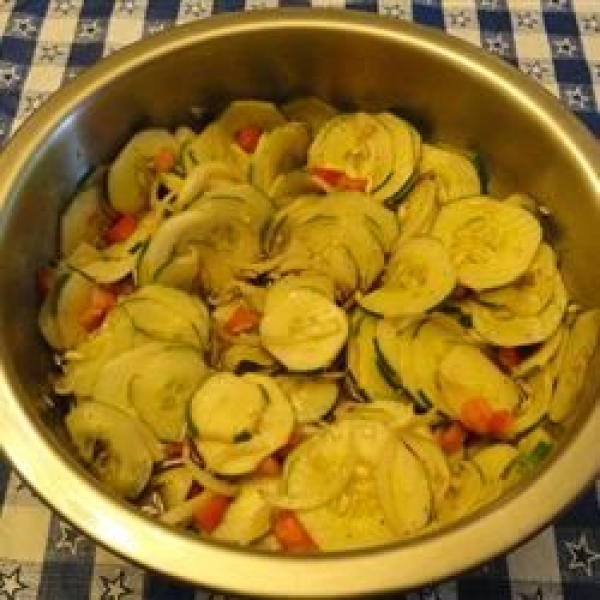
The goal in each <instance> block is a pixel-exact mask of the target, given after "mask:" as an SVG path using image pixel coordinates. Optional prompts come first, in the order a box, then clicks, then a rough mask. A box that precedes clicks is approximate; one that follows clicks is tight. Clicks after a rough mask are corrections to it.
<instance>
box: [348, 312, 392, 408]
mask: <svg viewBox="0 0 600 600" xmlns="http://www.w3.org/2000/svg"><path fill="white" fill-rule="evenodd" d="M355 320H356V321H357V322H356V325H355V332H354V333H353V334H352V335H351V336H350V337H349V339H348V347H347V366H348V371H349V372H350V374H351V375H352V377H353V378H354V381H355V382H356V385H357V386H358V388H359V389H360V391H361V392H362V393H363V394H364V395H365V396H366V397H367V398H368V399H369V400H371V401H375V400H379V399H385V400H394V399H396V398H397V397H398V393H397V392H396V390H395V389H394V388H393V387H392V386H391V385H390V384H389V383H388V381H387V380H386V378H385V377H384V376H383V374H382V372H381V365H380V361H381V360H382V359H381V358H380V357H379V355H378V353H377V348H376V345H375V343H376V332H377V319H375V318H374V317H372V316H370V315H367V314H365V313H363V312H362V311H359V312H358V314H357V316H355Z"/></svg>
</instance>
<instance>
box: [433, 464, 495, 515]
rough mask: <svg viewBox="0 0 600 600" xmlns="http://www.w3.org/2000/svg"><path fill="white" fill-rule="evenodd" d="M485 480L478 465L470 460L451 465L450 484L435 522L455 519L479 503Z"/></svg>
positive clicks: (470, 510) (473, 508)
mask: <svg viewBox="0 0 600 600" xmlns="http://www.w3.org/2000/svg"><path fill="white" fill-rule="evenodd" d="M484 486H485V480H484V476H483V473H482V472H481V469H480V468H479V466H478V465H477V464H476V463H474V462H472V461H470V460H460V461H458V462H457V463H455V464H454V465H452V486H451V488H450V491H449V493H448V494H447V495H446V498H445V500H444V502H443V503H442V504H441V506H440V507H439V508H438V512H437V516H438V518H437V524H438V525H443V524H446V523H449V522H452V521H456V520H458V519H460V518H461V517H464V516H465V515H467V514H469V513H470V512H472V511H473V510H475V509H476V508H477V506H479V505H480V503H481V501H482V499H483V497H484V493H485V487H484Z"/></svg>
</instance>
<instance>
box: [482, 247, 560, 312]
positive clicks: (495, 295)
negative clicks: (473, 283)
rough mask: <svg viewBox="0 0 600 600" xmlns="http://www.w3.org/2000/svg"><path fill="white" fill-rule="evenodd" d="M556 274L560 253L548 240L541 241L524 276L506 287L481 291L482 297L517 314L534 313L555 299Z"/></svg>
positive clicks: (486, 301)
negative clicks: (557, 253)
mask: <svg viewBox="0 0 600 600" xmlns="http://www.w3.org/2000/svg"><path fill="white" fill-rule="evenodd" d="M556 275H557V269H556V254H555V253H554V250H552V248H551V247H550V246H548V244H541V245H540V247H539V249H538V251H537V253H536V255H535V257H534V259H533V262H532V263H531V265H530V266H529V268H528V269H527V271H526V272H525V273H524V274H523V275H522V276H521V277H519V278H518V279H517V280H516V281H514V282H513V283H511V284H509V285H507V286H505V287H501V288H498V289H495V290H487V291H485V292H481V293H480V294H479V296H478V301H479V302H481V303H482V304H484V305H486V306H492V307H502V308H505V309H507V310H509V311H511V312H512V313H513V314H514V315H517V316H522V317H528V316H534V315H537V314H539V313H540V312H541V311H542V310H544V308H546V307H547V306H548V304H549V303H550V302H551V301H552V297H553V296H554V291H555V285H556V283H555V282H556Z"/></svg>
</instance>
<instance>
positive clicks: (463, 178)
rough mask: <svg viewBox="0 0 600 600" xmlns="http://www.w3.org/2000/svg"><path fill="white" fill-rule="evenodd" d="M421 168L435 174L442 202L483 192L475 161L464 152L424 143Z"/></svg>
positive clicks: (424, 171) (422, 170)
mask: <svg viewBox="0 0 600 600" xmlns="http://www.w3.org/2000/svg"><path fill="white" fill-rule="evenodd" d="M419 170H420V171H421V173H434V174H435V176H436V179H437V181H438V199H439V201H440V203H441V204H446V203H448V202H451V201H453V200H458V199H460V198H468V197H471V196H478V195H480V194H481V193H482V192H483V190H482V188H481V183H480V180H479V173H478V171H477V169H476V168H475V165H474V164H473V161H472V160H471V159H470V158H469V156H467V155H465V154H464V153H462V152H458V151H456V150H451V149H449V148H440V147H437V146H432V145H431V144H423V145H422V147H421V162H420V163H419Z"/></svg>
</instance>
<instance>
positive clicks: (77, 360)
mask: <svg viewBox="0 0 600 600" xmlns="http://www.w3.org/2000/svg"><path fill="white" fill-rule="evenodd" d="M135 338H136V334H135V329H134V328H133V323H132V322H131V319H130V318H129V315H128V314H127V313H126V312H125V311H124V310H123V309H122V308H120V307H118V306H117V307H116V308H114V309H113V310H112V311H111V312H110V313H109V315H108V316H107V318H106V319H105V320H104V323H102V325H101V326H100V328H99V329H98V330H97V331H96V332H95V333H94V334H92V335H90V337H89V338H87V339H86V340H85V341H84V342H82V343H81V344H79V346H77V350H75V351H71V352H69V353H67V354H66V356H65V361H64V363H63V369H64V373H63V374H62V376H61V377H60V378H59V379H58V380H57V381H56V383H55V384H54V389H55V391H56V392H57V393H59V394H74V395H75V396H77V397H79V398H88V397H90V396H92V395H93V391H94V387H95V385H96V381H97V379H98V375H99V373H100V371H101V369H103V368H104V365H105V364H106V363H108V362H109V361H110V360H113V359H114V358H115V357H117V356H119V355H120V354H121V353H122V352H125V351H126V350H129V349H130V348H131V347H133V346H134V344H135Z"/></svg>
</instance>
